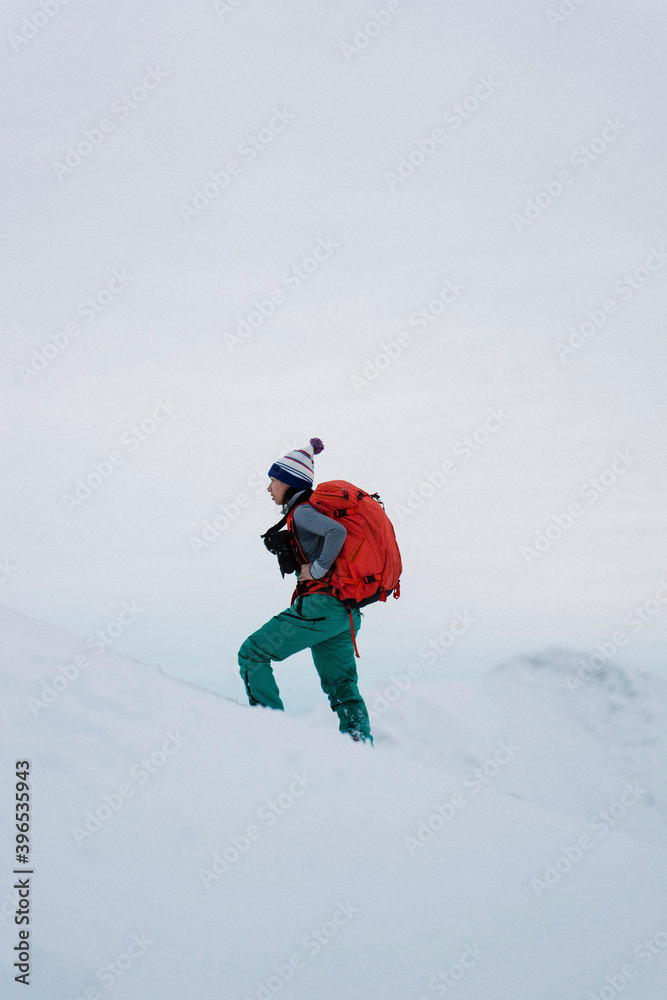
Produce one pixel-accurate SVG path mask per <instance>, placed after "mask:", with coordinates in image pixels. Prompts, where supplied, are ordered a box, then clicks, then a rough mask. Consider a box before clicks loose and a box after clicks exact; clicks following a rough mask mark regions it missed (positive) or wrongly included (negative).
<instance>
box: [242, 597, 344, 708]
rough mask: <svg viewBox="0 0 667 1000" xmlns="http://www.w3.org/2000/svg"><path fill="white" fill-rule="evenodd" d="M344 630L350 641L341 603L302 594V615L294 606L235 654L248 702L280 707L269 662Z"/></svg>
mask: <svg viewBox="0 0 667 1000" xmlns="http://www.w3.org/2000/svg"><path fill="white" fill-rule="evenodd" d="M341 612H342V613H341ZM344 629H347V634H348V638H349V640H350V644H351V642H352V637H351V635H350V631H349V629H350V620H349V617H348V615H347V612H346V611H345V608H344V606H343V605H342V604H341V602H340V601H337V600H336V599H335V598H333V597H327V596H325V595H319V594H313V595H310V596H306V597H304V599H303V602H302V606H301V614H299V613H298V612H297V610H296V606H294V605H293V606H292V607H290V608H287V609H286V610H285V611H281V612H280V614H278V615H275V616H274V617H273V618H271V620H270V621H268V622H267V623H266V625H262V627H261V628H259V629H257V631H256V632H253V633H252V635H250V636H248V638H247V639H246V641H245V642H244V643H243V645H242V646H241V648H240V650H239V657H238V659H239V666H240V673H241V677H242V678H243V683H244V684H245V689H246V693H247V695H248V700H249V702H250V704H251V705H266V706H267V707H269V708H276V709H283V708H284V705H283V703H282V700H281V698H280V693H279V691H278V685H277V684H276V679H275V677H274V675H273V670H272V668H271V661H272V660H276V661H280V660H284V659H286V658H287V657H288V656H291V655H292V654H293V653H298V652H299V651H300V650H302V649H307V648H308V647H309V646H313V645H314V644H315V643H318V642H321V641H323V640H326V639H330V638H331V637H332V636H335V635H336V634H337V633H338V632H341V631H342V630H344ZM352 655H353V657H354V652H353V654H352Z"/></svg>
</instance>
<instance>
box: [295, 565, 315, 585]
mask: <svg viewBox="0 0 667 1000" xmlns="http://www.w3.org/2000/svg"><path fill="white" fill-rule="evenodd" d="M312 565H313V564H312V563H303V565H302V566H301V569H300V571H299V583H301V582H302V581H303V580H314V579H315V577H314V576H311V575H310V567H311V566H312Z"/></svg>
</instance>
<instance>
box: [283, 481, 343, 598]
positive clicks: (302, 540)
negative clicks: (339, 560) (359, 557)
mask: <svg viewBox="0 0 667 1000" xmlns="http://www.w3.org/2000/svg"><path fill="white" fill-rule="evenodd" d="M301 493H303V490H302V491H301ZM301 493H297V494H296V495H295V496H293V497H292V498H291V500H290V501H289V503H287V504H286V505H285V506H284V507H283V512H284V513H285V514H286V513H287V512H288V511H289V510H291V509H292V508H293V507H294V505H295V504H298V503H299V497H300V496H301ZM294 530H295V531H296V536H297V538H298V540H299V545H300V546H301V548H302V550H303V554H304V555H305V557H306V559H308V561H309V562H312V566H311V567H310V575H311V576H312V577H313V579H315V580H320V579H321V578H322V577H323V576H324V574H325V573H326V572H327V570H328V569H329V568H330V567H331V566H332V565H333V562H334V560H335V558H336V556H337V555H338V553H339V552H340V550H341V549H342V547H343V542H344V541H345V538H346V536H347V530H346V529H345V528H344V527H343V525H342V524H341V523H340V521H335V520H334V519H333V518H332V517H327V515H326V514H320V512H319V510H315V508H314V507H311V505H310V504H309V503H302V504H299V506H298V507H297V508H296V510H295V511H294Z"/></svg>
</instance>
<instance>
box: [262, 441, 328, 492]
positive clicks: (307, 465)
mask: <svg viewBox="0 0 667 1000" xmlns="http://www.w3.org/2000/svg"><path fill="white" fill-rule="evenodd" d="M323 448H324V445H323V444H322V442H321V441H320V439H319V438H311V439H310V444H308V445H307V446H306V447H305V448H297V449H296V451H290V452H289V454H288V455H284V456H283V457H282V458H279V459H278V461H277V462H274V463H273V465H272V466H271V468H270V469H269V477H270V478H272V479H279V480H280V482H281V483H286V484H287V485H288V486H294V487H296V488H297V489H301V490H305V489H308V488H309V487H312V485H313V480H314V478H315V467H314V465H313V458H314V456H315V455H319V453H320V452H321V451H322V449H323Z"/></svg>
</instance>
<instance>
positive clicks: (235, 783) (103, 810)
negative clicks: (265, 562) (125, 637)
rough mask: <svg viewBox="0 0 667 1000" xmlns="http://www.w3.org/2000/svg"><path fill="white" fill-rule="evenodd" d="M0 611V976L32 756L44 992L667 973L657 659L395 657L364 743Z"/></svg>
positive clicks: (135, 999)
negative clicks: (435, 662) (20, 776)
mask: <svg viewBox="0 0 667 1000" xmlns="http://www.w3.org/2000/svg"><path fill="white" fill-rule="evenodd" d="M0 627H1V629H2V650H3V657H4V664H3V671H2V676H3V686H4V689H5V690H4V694H3V700H2V725H1V727H0V740H1V741H2V758H3V762H4V763H3V767H2V774H1V777H0V789H1V801H2V810H3V824H2V830H3V834H2V841H1V843H2V854H3V858H4V863H3V876H2V877H3V880H4V882H5V885H4V886H2V885H0V936H1V939H2V946H1V949H0V956H1V957H0V965H1V966H2V968H1V969H0V975H1V976H2V984H3V985H2V996H3V997H5V996H6V997H13V996H23V995H24V994H23V992H22V990H23V986H22V984H20V983H15V982H14V975H15V974H16V970H15V969H14V968H13V962H14V960H15V959H14V957H13V956H14V954H15V952H14V950H13V949H14V946H15V945H17V943H18V941H19V938H18V933H19V926H18V925H16V924H15V922H14V913H15V911H16V909H17V906H19V896H18V890H17V889H15V888H13V885H14V880H15V878H17V876H14V875H13V874H12V870H13V867H14V864H15V862H14V836H15V831H14V828H13V810H14V784H15V775H14V772H15V768H14V763H15V761H25V760H27V761H29V762H30V780H29V784H30V794H31V808H32V813H31V814H32V828H31V832H30V837H31V845H30V846H31V849H32V851H31V855H30V858H31V869H30V870H31V871H33V872H34V874H32V875H31V876H30V897H29V900H30V921H31V922H30V925H29V928H30V939H29V947H30V956H31V957H30V967H31V968H30V979H31V993H30V995H31V997H32V998H33V1000H68V998H71V1000H75V998H84V997H85V998H86V1000H98V998H100V997H104V998H106V997H111V998H113V1000H130V998H131V1000H158V998H159V1000H185V998H190V997H197V998H201V1000H235V998H238V1000H244V998H246V1000H255V998H256V1000H271V998H273V997H274V996H278V995H281V996H285V997H289V998H290V1000H342V998H345V1000H362V998H363V1000H367V998H371V1000H376V998H377V1000H423V998H427V1000H431V998H434V997H441V996H452V997H455V998H456V1000H579V998H581V1000H591V998H592V997H598V998H600V1000H605V998H613V997H615V996H616V995H617V994H620V993H622V994H623V996H624V997H625V998H627V1000H663V997H664V984H665V982H666V981H667V913H666V911H665V905H664V904H665V888H664V882H665V876H666V875H667V850H665V844H666V841H667V815H666V798H667V789H666V779H665V773H664V772H665V750H666V749H667V736H666V729H665V721H667V720H666V717H667V685H666V684H665V681H664V680H663V679H662V678H660V677H657V676H654V675H651V674H647V673H643V672H639V671H629V670H623V669H622V668H621V667H618V666H612V665H611V664H606V665H603V666H601V667H600V668H598V669H597V670H595V671H593V672H591V671H583V670H582V669H581V663H582V659H581V657H580V656H578V655H577V654H575V653H570V652H566V651H558V650H549V651H547V652H545V653H544V654H542V655H540V656H532V657H525V658H520V659H517V660H514V661H512V662H510V663H508V664H505V665H504V666H502V667H501V668H499V669H497V670H496V671H494V672H493V673H491V674H489V675H488V676H486V677H482V678H480V679H479V680H477V681H475V682H473V683H469V684H464V683H448V682H443V683H441V684H435V683H428V684H426V683H420V682H418V681H416V680H414V679H412V678H410V677H408V676H407V674H405V675H402V674H396V675H395V677H394V678H392V679H388V681H387V684H386V685H384V686H381V687H380V688H378V689H376V690H374V691H366V692H365V694H366V695H367V697H368V702H369V707H370V708H371V710H372V713H373V725H374V731H375V733H376V744H375V749H372V748H370V747H368V746H362V745H357V744H353V743H352V741H349V740H347V739H346V738H343V737H341V736H340V735H339V734H338V733H337V731H336V721H337V720H336V719H335V717H334V716H333V714H332V713H330V712H329V710H328V708H323V709H322V710H321V711H320V710H318V711H316V712H314V713H312V714H311V715H310V716H308V717H306V718H291V717H289V716H286V715H285V714H283V713H274V712H271V711H270V710H265V709H260V708H255V709H251V708H249V707H248V706H245V705H241V704H236V703H234V702H232V701H229V700H227V699H224V698H220V697H217V696H215V695H212V694H210V693H208V692H206V691H202V690H200V689H197V688H194V687H191V686H189V685H187V684H185V683H183V682H182V681H178V680H175V679H173V678H170V677H167V676H165V675H163V674H161V673H160V672H159V671H157V670H155V669H153V668H150V667H146V666H144V665H142V664H140V663H137V662H135V661H132V660H129V659H127V658H123V657H121V656H118V655H115V654H113V653H109V652H104V653H100V654H99V655H98V654H97V653H96V652H95V651H94V650H91V648H89V647H87V646H86V644H85V643H84V642H83V640H81V639H80V638H78V637H76V636H73V635H70V634H68V633H65V632H62V631H59V630H57V629H55V628H53V627H52V626H48V625H45V624H43V623H40V622H37V621H35V620H32V619H29V618H26V617H24V616H21V615H19V614H16V613H14V612H12V611H9V610H6V609H3V610H2V611H1V613H0ZM19 867H20V866H19ZM18 877H20V876H18Z"/></svg>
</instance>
